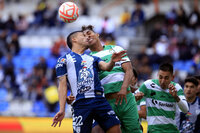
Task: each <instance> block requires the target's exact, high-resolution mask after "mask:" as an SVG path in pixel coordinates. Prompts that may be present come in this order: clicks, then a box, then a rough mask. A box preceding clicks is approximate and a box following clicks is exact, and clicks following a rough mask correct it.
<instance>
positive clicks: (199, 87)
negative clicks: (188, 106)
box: [194, 75, 200, 97]
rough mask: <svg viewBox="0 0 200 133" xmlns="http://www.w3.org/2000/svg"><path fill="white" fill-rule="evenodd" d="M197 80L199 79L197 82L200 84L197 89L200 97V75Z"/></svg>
mask: <svg viewBox="0 0 200 133" xmlns="http://www.w3.org/2000/svg"><path fill="white" fill-rule="evenodd" d="M194 77H195V78H196V79H197V81H198V82H199V85H198V87H197V95H198V96H199V97H200V75H196V76H194Z"/></svg>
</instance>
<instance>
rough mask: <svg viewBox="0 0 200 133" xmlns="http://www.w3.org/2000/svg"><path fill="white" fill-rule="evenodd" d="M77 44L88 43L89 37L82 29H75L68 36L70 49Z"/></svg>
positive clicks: (84, 44) (85, 44) (83, 44)
mask: <svg viewBox="0 0 200 133" xmlns="http://www.w3.org/2000/svg"><path fill="white" fill-rule="evenodd" d="M76 44H78V45H82V46H87V45H88V41H87V38H86V36H85V35H84V34H83V32H82V31H74V32H72V33H70V34H69V35H68V36H67V45H68V47H69V48H70V49H72V48H73V46H74V45H76Z"/></svg>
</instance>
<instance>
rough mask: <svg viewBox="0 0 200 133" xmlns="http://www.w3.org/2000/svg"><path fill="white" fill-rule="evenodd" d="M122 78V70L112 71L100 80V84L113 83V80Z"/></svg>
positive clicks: (121, 79) (116, 80)
mask: <svg viewBox="0 0 200 133" xmlns="http://www.w3.org/2000/svg"><path fill="white" fill-rule="evenodd" d="M123 79H124V73H123V72H119V73H113V74H109V75H108V76H106V77H105V78H103V79H102V80H101V84H102V85H104V84H109V83H113V82H118V81H123Z"/></svg>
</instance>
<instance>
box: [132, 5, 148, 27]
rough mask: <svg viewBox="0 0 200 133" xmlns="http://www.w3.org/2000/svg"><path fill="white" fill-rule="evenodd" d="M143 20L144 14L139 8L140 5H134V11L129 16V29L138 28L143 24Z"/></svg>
mask: <svg viewBox="0 0 200 133" xmlns="http://www.w3.org/2000/svg"><path fill="white" fill-rule="evenodd" d="M144 20H145V14H144V11H143V10H142V8H141V4H139V3H136V4H135V10H134V11H133V12H132V14H131V20H130V26H131V27H136V26H139V25H141V24H143V22H144Z"/></svg>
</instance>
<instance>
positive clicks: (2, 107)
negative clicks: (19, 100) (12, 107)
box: [0, 101, 9, 112]
mask: <svg viewBox="0 0 200 133" xmlns="http://www.w3.org/2000/svg"><path fill="white" fill-rule="evenodd" d="M8 107H9V103H8V102H7V101H0V112H4V111H6V110H8Z"/></svg>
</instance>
